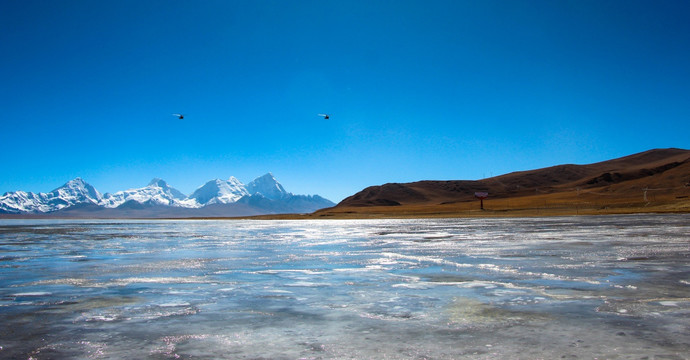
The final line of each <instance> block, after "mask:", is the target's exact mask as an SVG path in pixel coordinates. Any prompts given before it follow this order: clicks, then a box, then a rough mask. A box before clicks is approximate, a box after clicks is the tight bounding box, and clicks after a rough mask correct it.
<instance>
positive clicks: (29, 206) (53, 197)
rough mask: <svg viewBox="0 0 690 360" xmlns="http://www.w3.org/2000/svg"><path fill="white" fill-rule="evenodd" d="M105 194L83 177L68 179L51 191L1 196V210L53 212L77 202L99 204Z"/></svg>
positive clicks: (14, 193)
mask: <svg viewBox="0 0 690 360" xmlns="http://www.w3.org/2000/svg"><path fill="white" fill-rule="evenodd" d="M102 198H103V196H102V195H101V193H99V192H98V190H96V188H94V187H93V186H91V185H90V184H89V183H87V182H86V181H84V180H83V179H82V178H76V179H73V180H70V181H68V182H67V183H65V184H64V185H62V186H60V187H59V188H57V189H55V190H53V191H51V192H49V193H38V194H35V193H32V192H28V193H27V192H25V191H15V192H11V193H6V194H5V195H3V196H2V197H0V211H4V212H9V213H22V212H25V213H27V212H28V213H33V212H51V211H57V210H60V209H64V208H66V207H69V206H72V205H76V204H84V203H87V204H88V203H90V204H98V203H99V202H100V201H101V199H102Z"/></svg>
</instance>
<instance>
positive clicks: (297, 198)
mask: <svg viewBox="0 0 690 360" xmlns="http://www.w3.org/2000/svg"><path fill="white" fill-rule="evenodd" d="M232 204H239V205H241V209H242V211H240V212H239V213H238V210H237V209H239V208H240V207H239V205H238V206H237V207H234V208H233V209H235V210H234V211H233V212H232V215H242V214H243V213H247V214H246V215H256V214H270V213H283V212H313V211H316V210H318V209H320V208H324V207H329V206H334V205H335V204H334V203H333V202H331V201H329V200H327V199H324V198H322V197H320V196H318V195H311V196H307V195H294V194H292V193H289V192H287V191H285V189H284V188H283V186H282V185H281V184H280V183H278V181H277V180H276V179H275V177H274V176H273V174H271V173H268V174H266V175H263V176H261V177H258V178H256V179H255V180H254V181H252V182H250V183H249V184H246V185H245V184H243V183H242V182H241V181H239V180H237V179H236V178H235V177H232V176H231V177H230V178H229V179H228V180H221V179H215V180H211V181H208V182H207V183H206V184H204V185H202V186H200V187H199V188H198V189H196V191H194V192H193V193H192V194H191V195H189V196H186V195H184V194H183V193H182V192H180V191H178V190H177V189H175V188H173V187H171V186H170V185H168V184H167V183H166V182H165V181H164V180H161V179H157V178H156V179H153V180H151V182H150V183H149V184H148V185H147V186H145V187H143V188H139V189H130V190H124V191H118V192H116V193H113V194H110V193H106V194H103V195H101V193H100V192H98V190H96V189H95V188H94V187H93V186H91V185H90V184H88V183H87V182H85V181H84V180H83V179H81V178H76V179H74V180H71V181H69V182H67V183H66V184H65V185H63V186H61V187H59V188H57V189H55V190H53V191H51V192H49V193H38V194H36V193H32V192H25V191H14V192H8V193H5V194H4V195H3V196H0V213H8V214H41V213H55V212H60V211H62V212H65V211H68V210H73V209H82V210H83V209H89V210H91V211H98V210H101V209H123V210H126V209H142V208H149V209H150V208H183V209H202V208H205V207H207V206H210V205H214V206H215V207H216V208H217V207H219V206H221V208H222V206H223V205H232ZM228 208H229V207H228ZM216 212H218V211H216ZM149 213H151V212H150V211H149ZM177 214H182V212H178V213H177ZM185 214H186V213H185Z"/></svg>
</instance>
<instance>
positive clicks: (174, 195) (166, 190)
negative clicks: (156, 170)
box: [100, 178, 186, 208]
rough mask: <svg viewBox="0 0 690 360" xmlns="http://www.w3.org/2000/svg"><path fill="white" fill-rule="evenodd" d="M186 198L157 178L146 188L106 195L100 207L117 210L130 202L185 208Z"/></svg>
mask: <svg viewBox="0 0 690 360" xmlns="http://www.w3.org/2000/svg"><path fill="white" fill-rule="evenodd" d="M185 199H186V196H185V195H184V194H183V193H181V192H180V191H179V190H177V189H175V188H173V187H171V186H169V185H168V184H167V183H166V182H165V181H164V180H162V179H159V178H155V179H153V180H151V182H149V184H148V185H147V186H146V187H143V188H139V189H130V190H125V191H118V192H116V193H114V194H105V195H104V196H103V199H102V200H101V203H100V205H102V206H105V207H108V208H115V207H118V206H121V205H122V204H124V203H126V202H130V201H136V202H138V203H140V204H149V205H165V206H183V204H182V201H183V200H185Z"/></svg>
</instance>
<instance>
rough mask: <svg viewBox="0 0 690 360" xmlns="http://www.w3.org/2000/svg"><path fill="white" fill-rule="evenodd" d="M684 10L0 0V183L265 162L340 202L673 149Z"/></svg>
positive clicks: (185, 180) (194, 182) (641, 4)
mask: <svg viewBox="0 0 690 360" xmlns="http://www.w3.org/2000/svg"><path fill="white" fill-rule="evenodd" d="M689 18H690V2H686V1H675V0H673V1H629V0H625V1H623V0H621V1H606V0H604V1H600V0H596V1H595V0H591V1H590V0H577V1H550V0H549V1H507V0H505V1H490V0H489V1H484V0H482V1H460V0H454V1H404V0H396V1H260V0H258V1H239V0H238V1H225V0H223V1H211V0H208V1H174V0H164V1H148V0H147V1H130V0H124V1H122V0H118V1H107V0H102V1H90V0H83V1H69V0H66V1H33V0H7V1H2V2H1V3H0V49H2V53H3V55H2V56H0V79H2V80H1V81H0V110H1V111H2V117H1V120H0V124H1V127H0V129H1V135H0V136H1V138H2V142H1V144H2V152H0V163H1V164H2V175H0V193H4V192H5V191H15V190H26V191H33V192H47V191H50V190H52V189H54V188H56V187H58V186H60V185H62V184H64V183H65V182H67V181H69V180H71V179H73V178H75V177H82V178H84V179H85V180H86V181H87V182H89V183H91V184H92V185H94V186H95V187H96V188H97V189H99V190H100V191H101V192H114V191H118V190H124V189H129V188H138V187H142V186H145V185H146V184H147V183H148V182H149V180H150V179H151V178H154V177H160V178H163V179H165V180H167V181H168V183H169V184H171V185H172V186H174V187H176V188H178V189H179V190H181V191H182V192H184V193H186V194H189V193H191V192H192V191H194V190H195V188H196V187H198V186H201V185H203V183H204V182H206V181H207V180H210V179H215V178H223V179H226V178H228V177H230V176H235V177H237V178H238V179H240V180H241V181H243V182H245V183H246V182H249V181H251V180H252V179H254V178H255V177H258V176H260V175H263V174H265V173H267V172H269V171H270V172H272V173H273V174H274V175H275V176H276V178H277V179H278V180H279V181H280V182H281V183H282V184H283V185H284V186H285V188H286V189H287V190H288V191H291V192H293V193H297V194H315V193H316V194H320V195H322V196H325V197H327V198H329V199H331V200H333V201H336V202H337V201H340V200H341V199H343V198H344V197H346V196H349V195H351V194H353V193H355V192H357V191H359V190H361V189H363V188H364V187H366V186H370V185H378V184H383V183H387V182H409V181H417V180H432V179H433V180H448V179H479V178H483V177H489V176H491V175H494V176H495V175H500V174H504V173H509V172H512V171H520V170H528V169H535V168H541V167H546V166H552V165H558V164H564V163H575V164H586V163H592V162H597V161H602V160H607V159H610V158H615V157H619V156H625V155H629V154H632V153H636V152H640V151H645V150H648V149H652V148H666V147H679V148H685V149H688V148H690V135H688V134H690V125H689V123H690V121H689V120H690V66H688V63H689V62H688V59H690V36H689V35H688V34H690V21H687V19H689ZM178 112H179V113H183V114H185V118H184V119H183V120H179V119H176V118H175V117H173V116H172V115H171V114H172V113H178ZM319 113H331V114H333V115H332V117H331V118H330V119H329V120H324V119H322V118H320V117H319V116H318V115H317V114H319Z"/></svg>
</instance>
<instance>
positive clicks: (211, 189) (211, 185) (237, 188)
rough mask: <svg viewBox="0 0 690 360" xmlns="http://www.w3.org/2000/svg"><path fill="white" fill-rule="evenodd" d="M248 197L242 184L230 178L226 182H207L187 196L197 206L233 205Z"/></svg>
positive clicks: (217, 180)
mask: <svg viewBox="0 0 690 360" xmlns="http://www.w3.org/2000/svg"><path fill="white" fill-rule="evenodd" d="M245 195H249V193H248V192H247V189H245V186H244V184H242V183H241V182H240V181H239V180H237V179H236V178H235V177H233V176H231V177H230V178H229V179H228V180H221V179H215V180H211V181H209V182H207V183H206V184H204V185H203V186H201V187H199V188H198V189H196V191H194V192H193V193H192V195H189V199H191V200H194V201H196V203H197V204H199V205H202V206H203V205H209V204H228V203H234V202H236V201H237V200H239V199H240V198H242V197H243V196H245Z"/></svg>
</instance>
